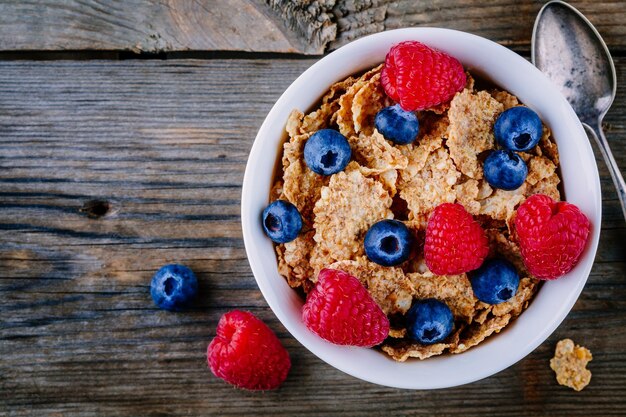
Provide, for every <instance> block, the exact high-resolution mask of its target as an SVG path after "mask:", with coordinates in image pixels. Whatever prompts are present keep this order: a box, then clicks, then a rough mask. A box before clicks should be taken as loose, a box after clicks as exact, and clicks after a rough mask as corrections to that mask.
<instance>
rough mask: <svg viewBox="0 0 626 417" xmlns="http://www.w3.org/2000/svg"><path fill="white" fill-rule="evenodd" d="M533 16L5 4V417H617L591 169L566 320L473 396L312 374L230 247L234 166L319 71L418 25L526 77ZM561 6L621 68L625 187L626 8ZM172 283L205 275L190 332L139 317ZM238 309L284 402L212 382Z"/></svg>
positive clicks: (624, 338)
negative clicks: (593, 244)
mask: <svg viewBox="0 0 626 417" xmlns="http://www.w3.org/2000/svg"><path fill="white" fill-rule="evenodd" d="M266 3H267V4H266ZM302 3H312V4H311V5H309V6H306V5H302ZM334 3H336V4H335V5H333V4H334ZM541 4H542V2H538V1H529V0H521V1H520V0H518V1H513V0H501V1H497V2H489V4H488V5H486V3H484V2H481V1H478V0H462V1H458V2H450V4H448V3H447V2H442V1H423V2H413V1H408V0H402V1H393V2H391V1H385V0H380V1H364V2H360V1H337V2H334V1H323V0H318V1H312V2H288V1H285V0H271V1H267V2H263V1H261V0H253V1H244V0H232V1H228V0H195V1H191V0H177V1H176V0H160V1H148V0H131V1H114V0H100V1H97V0H82V1H81V0H42V1H34V0H32V1H12V0H0V230H1V231H2V232H1V233H0V293H1V298H0V299H1V301H0V415H16V416H17V415H70V414H72V415H74V414H76V415H108V416H113V415H128V416H147V415H155V416H156V415H159V416H163V415H251V414H252V415H296V414H298V415H333V414H341V415H357V414H359V415H361V414H372V415H400V414H411V415H449V416H452V415H464V416H465V415H478V414H493V415H548V414H550V415H555V416H556V415H564V416H575V415H576V416H592V415H597V416H608V415H626V301H625V300H626V244H625V243H624V242H625V238H626V227H625V223H624V219H623V218H622V217H621V211H620V208H619V204H618V202H617V199H616V194H615V191H614V190H613V187H612V184H611V181H610V177H609V175H608V172H607V170H606V167H605V165H604V163H603V162H602V160H601V159H599V158H598V166H599V170H600V175H601V179H602V187H603V199H604V200H603V222H602V234H601V241H600V247H599V250H598V254H597V257H596V264H595V266H594V268H593V271H592V273H591V276H590V277H589V281H588V283H587V285H586V287H585V289H584V291H583V293H582V295H581V297H580V299H579V300H578V302H577V304H576V306H575V307H574V309H573V311H572V312H571V313H570V314H569V316H568V318H567V319H566V320H565V321H564V322H563V324H562V325H561V326H560V327H559V328H558V330H557V331H556V332H555V333H554V334H553V335H552V336H551V337H550V338H549V339H548V340H547V341H546V342H545V343H543V344H542V345H541V346H540V347H539V348H537V349H536V350H535V351H534V352H533V353H532V354H530V355H529V356H528V357H527V358H525V359H524V360H522V361H520V362H519V363H518V364H516V365H514V366H512V367H510V368H509V369H507V370H505V371H503V372H500V373H499V374H497V375H494V376H492V377H490V378H487V379H485V380H482V381H479V382H476V383H473V384H471V385H467V386H463V387H458V388H453V389H446V390H439V391H432V392H427V391H414V392H412V391H404V390H397V389H390V388H385V387H380V386H375V385H372V384H368V383H365V382H362V381H359V380H357V379H354V378H352V377H350V376H347V375H345V374H343V373H341V372H339V371H338V370H336V369H334V368H332V367H330V366H328V365H326V364H325V363H324V362H322V361H321V360H319V359H318V358H317V357H315V356H313V354H311V353H310V352H308V351H307V350H306V349H304V348H303V347H302V346H301V345H300V344H299V343H298V342H297V341H295V340H294V339H293V338H292V337H291V336H290V335H289V334H288V333H287V331H286V330H285V329H284V328H283V327H282V325H281V324H280V323H279V322H278V320H277V319H276V317H275V316H274V314H273V313H272V312H271V310H270V309H269V308H268V306H267V304H266V303H265V301H264V299H263V297H262V296H261V293H260V292H259V290H258V288H257V286H256V283H255V281H254V278H253V276H252V274H251V272H250V268H249V266H248V262H247V260H246V255H245V251H244V247H243V241H242V237H241V229H240V223H239V201H240V194H241V182H242V177H243V171H244V167H245V164H246V158H247V155H248V151H249V150H250V147H251V145H252V141H253V139H254V136H255V134H256V131H257V129H258V127H259V126H260V124H261V122H262V120H263V118H264V117H265V115H266V114H267V112H268V111H269V109H270V107H271V106H272V104H273V103H274V101H275V100H276V99H277V98H278V96H279V95H280V94H281V93H282V91H283V90H284V89H285V88H286V87H287V86H288V85H289V84H290V83H291V82H292V81H293V80H294V79H295V78H296V77H297V76H298V75H299V74H300V73H301V72H302V71H303V70H305V69H306V68H308V67H309V66H310V65H311V64H312V63H314V62H315V61H316V60H317V59H319V56H317V55H319V54H321V53H323V52H325V51H329V50H332V49H334V48H336V47H338V46H341V45H343V44H345V43H346V42H348V41H350V40H351V39H354V38H356V37H359V36H362V35H364V34H367V33H372V32H377V31H381V30H385V29H391V28H396V27H403V26H416V25H428V26H441V27H449V28H456V29H462V30H467V31H471V32H474V33H477V34H479V35H482V36H485V37H487V38H490V39H493V40H496V41H498V42H501V43H503V44H505V45H507V46H509V47H511V48H512V49H514V50H515V51H517V52H519V53H521V54H522V55H524V56H528V54H529V50H530V46H529V42H530V33H531V29H532V24H533V21H534V18H535V16H536V13H537V11H538V10H539V8H540V7H541ZM573 4H574V5H575V6H577V7H579V8H580V10H581V11H583V12H584V13H586V14H587V16H588V17H589V18H590V19H591V20H592V21H593V22H594V23H596V24H597V27H598V29H599V31H600V32H601V33H602V35H603V36H604V37H605V39H606V41H607V43H608V44H609V47H610V48H611V50H612V52H613V55H614V57H615V61H616V65H617V71H618V75H617V76H618V81H619V85H618V95H617V100H616V102H615V104H614V105H613V107H612V109H611V111H610V112H609V114H608V116H607V118H606V131H607V136H608V138H609V141H610V142H611V146H612V148H613V151H614V153H615V157H616V159H617V161H618V163H619V164H620V165H621V167H622V168H626V117H625V116H624V114H625V107H626V25H624V22H625V21H626V10H625V9H626V4H625V3H624V1H610V0H604V1H591V0H586V1H582V0H581V1H575V2H573ZM217 51H221V52H217ZM228 51H230V52H228ZM241 51H248V52H241ZM250 51H252V52H250ZM285 52H288V54H285ZM139 53H141V54H139ZM312 54H313V56H311V55H312ZM143 58H146V59H143ZM623 172H624V169H623ZM625 173H626V172H625ZM167 262H180V263H184V264H186V265H188V266H190V267H191V268H193V269H194V270H195V271H196V272H197V274H198V278H199V280H200V291H201V294H202V295H201V297H200V300H199V302H198V303H197V305H196V306H195V307H194V308H193V309H192V310H191V311H189V312H185V313H167V312H164V311H160V310H158V309H156V308H155V307H154V306H153V304H152V300H151V298H150V295H149V291H148V288H149V282H150V277H151V275H152V274H153V272H154V271H155V270H156V269H157V268H159V267H160V266H161V265H163V264H165V263H167ZM555 302H558V300H557V301H555ZM233 308H242V309H247V310H250V311H253V312H254V313H255V314H257V315H259V316H260V317H261V318H262V319H263V320H265V321H266V322H267V323H268V324H269V325H270V326H271V327H272V328H273V329H274V330H275V331H276V332H277V333H278V335H279V337H280V338H281V340H282V342H283V343H284V345H285V346H286V347H287V349H288V350H289V352H290V354H291V357H292V361H293V368H292V371H291V373H290V376H289V378H288V380H287V381H286V383H285V385H284V386H283V387H282V388H281V389H280V390H278V391H274V392H266V393H250V392H244V391H239V390H235V389H233V388H231V387H230V386H228V385H227V384H225V383H223V382H222V381H220V380H218V379H216V378H215V377H213V376H212V375H211V373H210V372H209V371H208V370H207V367H206V364H205V350H206V347H207V344H208V342H209V340H210V339H211V338H212V337H213V335H214V332H215V326H216V323H217V320H218V319H219V317H220V316H221V315H222V314H223V313H224V312H226V311H228V310H230V309H233ZM564 337H570V338H572V339H574V340H575V341H577V342H578V343H581V344H584V345H585V346H587V347H589V348H590V349H591V351H592V352H593V355H594V360H593V362H591V364H590V369H591V370H592V372H593V379H592V382H591V385H590V386H589V387H588V388H587V389H585V390H584V391H583V392H580V393H575V392H573V391H571V390H569V389H567V388H564V387H561V386H559V385H557V384H556V382H555V378H554V374H553V372H552V371H551V370H550V368H549V366H548V362H549V358H550V357H551V355H552V352H553V349H554V345H555V343H556V341H557V340H559V339H561V338H564Z"/></svg>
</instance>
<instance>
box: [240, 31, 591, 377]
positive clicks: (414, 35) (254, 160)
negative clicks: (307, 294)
mask: <svg viewBox="0 0 626 417" xmlns="http://www.w3.org/2000/svg"><path fill="white" fill-rule="evenodd" d="M424 35H428V36H427V37H435V38H436V37H437V36H441V37H452V38H459V39H461V38H464V40H465V41H467V42H471V43H474V44H476V45H477V47H479V46H480V47H485V48H492V49H494V50H497V52H498V53H499V54H503V55H507V58H508V59H511V60H514V61H517V62H519V65H520V66H521V67H523V70H524V71H530V72H531V73H534V74H533V77H534V78H536V79H537V80H539V81H540V82H541V84H542V88H545V89H546V90H544V91H545V92H546V94H549V95H551V96H554V97H555V99H556V100H557V101H558V104H559V106H560V107H563V109H561V110H562V111H563V112H565V113H567V115H568V116H569V119H571V122H572V123H573V125H572V128H573V129H575V130H576V131H577V132H576V133H577V136H582V137H584V138H585V141H586V145H585V144H581V146H583V147H585V148H586V152H585V155H583V157H586V158H587V159H589V158H588V157H589V155H590V160H588V161H586V163H589V164H591V165H590V168H589V169H591V170H592V171H593V173H594V174H595V175H594V178H591V179H590V180H589V181H591V182H592V184H591V186H592V189H591V190H590V194H591V197H590V198H591V199H592V200H590V204H591V205H592V210H593V216H592V217H591V216H589V214H587V215H588V217H590V221H591V223H592V225H593V226H592V231H591V234H590V238H589V241H588V243H587V247H586V249H585V253H584V254H583V256H582V257H581V260H580V262H579V265H577V267H576V268H575V269H576V270H577V273H576V277H578V281H577V282H576V286H575V287H574V288H572V289H570V290H569V292H568V294H567V297H566V298H565V299H563V300H561V301H562V302H563V303H562V304H561V305H560V307H559V308H558V311H557V314H556V315H554V316H553V317H552V318H551V319H550V320H547V321H546V324H545V326H544V327H543V328H542V329H541V330H540V331H538V332H537V334H535V335H534V337H530V338H529V340H525V341H524V343H520V348H519V349H518V350H517V351H515V352H513V353H510V354H509V355H508V357H507V359H506V360H500V361H499V362H497V361H496V362H495V363H490V364H488V365H487V366H481V367H479V368H476V369H475V372H474V373H472V374H467V375H461V374H459V375H457V376H456V377H454V378H450V379H449V380H445V381H444V380H437V381H431V380H427V381H423V380H420V381H417V379H416V380H415V381H406V379H405V378H404V379H403V378H398V379H396V378H394V377H393V375H384V376H383V377H381V376H380V375H374V374H372V372H370V370H369V368H370V367H368V366H355V365H354V363H353V362H349V363H343V362H341V360H340V358H337V357H335V356H334V355H333V349H337V348H338V347H337V346H335V345H333V346H334V348H328V347H327V346H323V345H324V343H326V344H327V342H323V341H322V343H319V340H318V341H315V339H314V338H315V337H316V336H314V337H312V334H311V333H310V332H308V330H307V329H306V328H305V327H304V325H303V324H302V323H301V321H300V320H299V318H298V320H297V322H299V324H298V323H296V322H295V321H294V320H292V319H290V318H289V317H287V316H286V313H285V311H284V309H283V304H285V303H287V302H288V300H277V299H276V298H275V297H274V296H273V292H274V290H273V289H272V285H271V283H270V280H269V279H266V277H265V276H264V271H262V269H261V263H262V262H263V259H261V257H260V255H259V253H258V252H257V251H256V248H255V242H257V241H258V238H255V237H254V236H253V234H254V233H253V230H252V228H254V227H260V226H259V225H258V220H259V219H258V213H253V212H252V209H251V207H252V197H251V195H252V193H254V192H256V191H257V190H256V189H254V188H253V182H254V177H255V176H256V175H257V173H256V169H255V168H256V165H257V164H258V161H259V159H260V158H261V157H262V156H263V154H264V153H267V150H266V149H264V148H263V138H264V137H266V136H268V135H276V134H278V135H281V137H282V132H276V131H273V130H272V129H271V128H270V124H271V123H270V122H273V120H274V119H275V118H276V116H277V114H278V113H279V109H280V110H282V108H281V107H283V106H284V104H283V103H284V102H286V101H289V100H290V99H291V98H292V96H294V95H295V94H297V92H298V89H300V88H303V87H304V86H305V84H306V82H307V81H309V79H310V78H312V75H313V74H315V73H316V72H317V71H320V70H321V69H323V68H325V67H327V66H328V65H330V64H332V63H333V61H334V60H337V59H338V57H339V56H342V55H349V54H358V53H359V51H360V50H361V49H362V48H364V47H366V46H367V45H368V44H369V43H371V42H373V41H376V40H380V39H381V38H385V39H387V40H388V39H394V40H395V42H394V43H397V42H400V41H401V40H409V39H420V36H424ZM425 43H428V41H425ZM517 62H516V63H517ZM464 65H465V64H464ZM355 72H357V71H353V72H352V73H355ZM328 87H330V85H326V86H324V87H323V88H320V94H323V92H324V91H326V90H327V89H328ZM313 104H314V103H311V105H313ZM542 119H543V117H542ZM286 121H287V120H286V119H285V120H284V121H283V123H282V126H283V131H284V125H285V123H286ZM586 138H587V136H586V134H585V132H584V129H583V127H582V125H581V124H580V121H579V120H578V118H577V117H576V115H575V113H574V110H573V109H572V108H571V106H570V105H569V104H568V103H567V101H566V99H565V98H564V97H563V96H562V94H561V93H560V92H559V91H558V89H557V88H556V87H555V86H553V85H552V84H550V81H549V80H548V79H547V78H546V77H545V76H544V75H543V74H542V73H541V72H540V71H539V70H538V69H537V68H535V67H534V66H533V65H532V64H531V63H530V62H528V61H526V59H524V58H523V57H521V56H520V55H517V54H516V53H515V52H513V51H511V50H509V49H508V48H506V47H505V46H502V45H500V44H497V43H495V42H493V41H490V40H488V39H486V38H483V37H480V36H477V35H474V34H471V33H467V32H462V31H457V30H452V29H443V28H430V27H419V28H404V29H395V30H391V31H386V32H380V33H376V34H373V35H369V36H365V37H363V38H360V39H358V40H355V41H353V42H351V43H349V44H347V45H345V46H343V47H341V48H339V49H337V50H336V51H334V52H332V53H330V54H328V55H326V56H325V57H323V58H322V59H320V60H319V61H317V62H316V63H314V64H313V65H312V66H311V67H309V68H308V69H307V70H306V71H304V72H303V73H302V74H301V75H300V76H298V78H297V79H296V80H295V81H293V83H291V84H290V86H289V87H288V88H287V89H286V90H285V91H284V92H283V94H282V95H281V96H280V97H279V99H278V100H277V101H276V103H275V104H274V105H273V107H272V109H271V110H270V112H269V113H268V115H267V116H266V118H265V120H264V121H263V124H262V125H261V127H260V129H259V131H258V134H257V136H256V138H255V141H254V143H253V146H252V149H251V151H250V155H249V157H248V161H247V164H246V170H245V174H244V180H243V186H242V197H241V223H242V232H243V237H244V245H245V249H246V254H247V258H248V261H249V263H250V267H251V269H252V272H253V274H254V277H255V280H256V281H257V284H258V286H259V289H260V290H261V293H262V294H263V296H264V298H265V300H266V301H267V303H268V305H269V306H270V308H271V309H272V311H273V312H274V314H275V315H276V316H277V317H278V319H279V320H280V321H281V323H282V324H283V326H285V328H286V329H287V330H288V331H289V332H290V333H291V335H292V336H293V337H294V338H295V339H296V340H298V341H299V342H300V343H301V344H302V345H304V347H305V348H307V349H308V350H309V351H310V352H311V353H313V354H314V355H316V356H317V357H318V358H320V359H321V360H323V361H324V362H326V363H328V364H329V365H331V366H333V367H334V368H337V369H339V370H341V371H342V372H345V373H347V374H349V375H351V376H354V377H356V378H359V379H362V380H365V381H368V382H371V383H374V384H379V385H384V386H389V387H394V388H405V389H439V388H447V387H453V386H459V385H463V384H467V383H470V382H474V381H478V380H480V379H483V378H486V377H488V376H491V375H494V374H496V373H498V372H500V371H502V370H504V369H506V368H508V367H510V366H512V365H513V364H515V363H517V362H518V361H519V360H521V359H523V358H524V357H526V356H527V355H528V354H529V353H531V352H532V351H533V350H534V349H535V348H536V347H537V346H539V345H540V344H541V343H543V342H544V341H545V340H546V339H547V338H548V337H549V336H550V335H551V334H552V333H553V332H554V330H556V328H557V327H558V326H559V325H560V324H561V322H562V321H563V320H564V319H565V317H566V316H567V314H568V313H569V311H570V310H571V308H572V307H573V305H574V303H575V302H576V301H577V299H578V297H579V295H580V293H581V291H582V289H583V287H584V285H585V283H586V281H587V279H588V277H589V273H590V271H591V267H592V266H593V259H594V258H595V254H596V251H597V247H598V242H599V235H600V224H601V223H600V221H601V214H602V204H601V193H600V179H599V175H598V170H597V165H596V163H595V158H594V157H593V150H592V148H591V144H590V143H589V141H588V139H586ZM558 141H559V140H558V139H557V142H558ZM561 165H562V164H561ZM267 194H268V195H267V197H266V201H267V199H269V190H268V193H267ZM583 261H584V262H583ZM568 275H569V274H568ZM581 277H582V278H581ZM280 278H281V279H283V281H284V278H282V277H280ZM568 278H569V277H568ZM563 279H565V278H563ZM559 281H561V280H559ZM552 283H558V281H551V282H550V283H545V284H544V285H555V284H552ZM292 291H293V290H292ZM293 292H294V293H295V291H293ZM535 298H537V296H535ZM531 306H532V303H531ZM518 320H519V319H516V320H514V321H513V322H512V323H509V324H508V325H507V326H506V327H507V328H509V327H512V326H513V325H515V324H516V322H517V321H518ZM493 339H494V338H488V339H487V340H485V341H484V342H482V343H481V345H483V344H487V343H490V342H492V341H493ZM495 339H498V337H496V338H495ZM320 340H321V339H320ZM339 348H341V349H348V350H351V352H352V353H354V354H356V353H357V352H358V351H357V350H358V349H364V348H351V347H339ZM477 348H478V347H474V348H472V349H470V350H468V351H466V352H464V353H463V354H462V355H459V356H463V355H465V356H467V357H468V359H469V356H470V355H468V354H469V353H471V352H472V351H474V350H476V349H477ZM368 350H369V349H368ZM378 354H380V355H383V354H382V353H378ZM472 356H475V355H472ZM447 357H448V355H442V356H440V357H438V358H436V359H438V360H442V359H443V360H445V359H446V358H447ZM432 360H433V358H431V359H429V361H432ZM390 361H392V360H391V359H390ZM392 362H393V363H395V364H396V366H394V365H389V368H394V367H395V368H396V369H399V368H397V364H398V362H395V361H392ZM402 364H403V363H400V365H402ZM418 379H419V378H418ZM427 379H428V378H427Z"/></svg>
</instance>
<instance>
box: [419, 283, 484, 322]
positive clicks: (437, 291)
mask: <svg viewBox="0 0 626 417" xmlns="http://www.w3.org/2000/svg"><path fill="white" fill-rule="evenodd" d="M407 277H408V278H409V279H410V280H411V282H412V283H413V287H414V288H415V293H414V297H415V298H418V299H424V298H436V299H438V300H441V301H443V302H445V303H446V304H447V305H448V307H450V310H452V314H454V317H455V318H456V319H457V320H458V319H462V320H463V321H465V322H468V323H469V322H470V321H471V319H472V316H473V315H474V310H475V305H476V303H477V302H478V300H477V299H476V297H474V292H473V291H472V284H470V281H469V279H468V278H467V275H465V274H462V275H446V276H438V275H434V274H433V273H432V272H430V271H428V272H426V273H423V274H419V273H413V274H407Z"/></svg>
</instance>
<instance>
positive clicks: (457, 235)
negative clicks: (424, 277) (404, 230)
mask: <svg viewBox="0 0 626 417" xmlns="http://www.w3.org/2000/svg"><path fill="white" fill-rule="evenodd" d="M488 252H489V244H488V242H487V236H486V235H485V231H484V230H483V229H482V227H480V224H478V222H476V221H475V220H474V219H473V218H472V215H471V214H469V213H468V212H467V211H466V210H465V208H464V207H463V206H462V205H460V204H453V203H444V204H440V205H439V206H437V207H436V208H435V210H433V213H432V214H431V215H430V218H429V219H428V225H427V226H426V241H425V243H424V260H425V261H426V265H427V266H428V268H429V269H430V270H431V271H432V272H433V273H435V274H438V275H456V274H461V273H463V272H469V271H472V270H474V269H476V268H478V267H480V265H481V264H482V263H483V261H484V260H485V257H486V256H487V254H488Z"/></svg>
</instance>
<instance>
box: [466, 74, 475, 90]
mask: <svg viewBox="0 0 626 417" xmlns="http://www.w3.org/2000/svg"><path fill="white" fill-rule="evenodd" d="M474 84H476V81H475V80H474V77H472V74H470V73H469V71H465V89H466V90H470V91H473V90H474Z"/></svg>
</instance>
